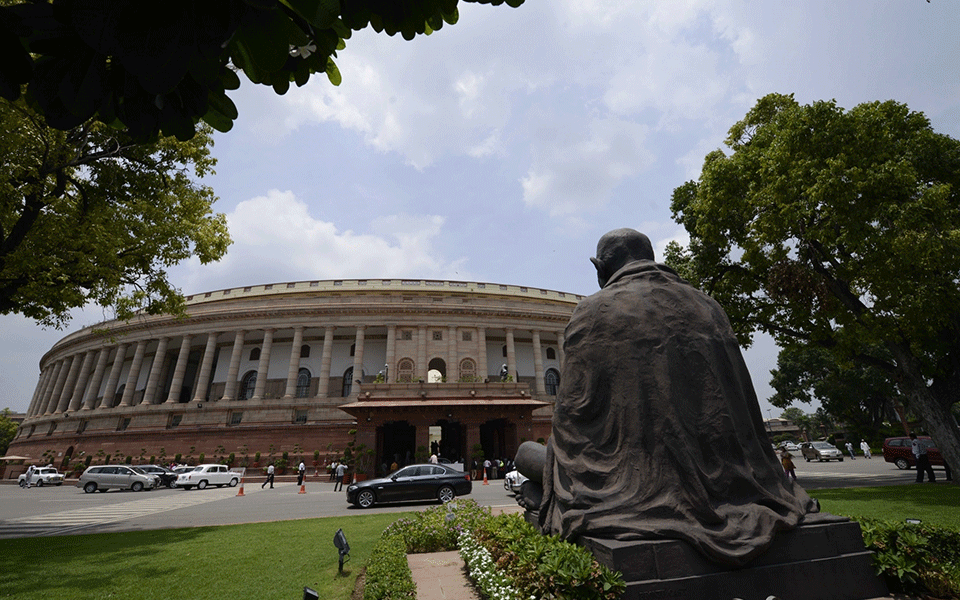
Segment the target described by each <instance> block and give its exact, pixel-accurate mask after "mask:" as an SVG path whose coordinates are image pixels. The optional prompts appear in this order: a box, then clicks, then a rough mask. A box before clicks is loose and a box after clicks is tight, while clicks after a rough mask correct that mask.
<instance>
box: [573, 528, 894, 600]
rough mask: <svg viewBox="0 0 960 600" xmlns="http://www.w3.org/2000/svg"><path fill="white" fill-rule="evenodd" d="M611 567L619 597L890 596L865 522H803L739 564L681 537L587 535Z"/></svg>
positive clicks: (799, 599)
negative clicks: (619, 577) (715, 557)
mask: <svg viewBox="0 0 960 600" xmlns="http://www.w3.org/2000/svg"><path fill="white" fill-rule="evenodd" d="M583 545H584V546H585V547H586V548H587V549H588V550H590V551H591V552H592V553H593V555H594V556H595V557H596V558H597V560H598V561H599V562H600V563H602V564H604V565H606V566H607V567H609V568H611V569H614V570H617V571H620V572H621V573H623V576H624V579H625V580H626V582H627V590H626V593H624V595H623V597H622V600H639V599H643V600H654V599H656V600H659V599H661V598H663V599H671V600H673V599H689V600H733V599H734V598H740V599H742V600H764V599H765V598H767V597H768V596H771V595H774V596H777V597H779V598H781V599H782V600H865V599H867V598H879V597H881V596H886V595H887V593H888V592H887V588H886V585H885V584H884V583H883V581H882V580H881V579H880V578H879V577H877V576H876V575H875V574H874V571H873V567H872V565H871V553H870V552H868V551H867V550H866V549H865V548H864V545H863V538H862V537H861V535H860V526H859V525H858V524H857V523H855V522H852V521H842V522H825V523H817V524H810V525H803V526H801V527H798V528H796V529H794V530H792V531H786V532H782V533H780V534H779V535H777V537H776V539H775V540H774V543H773V545H772V546H771V547H770V549H769V550H767V551H766V552H765V553H764V554H762V555H761V556H759V557H757V558H756V559H755V560H754V561H753V562H751V563H750V564H749V565H747V566H745V567H742V568H731V567H725V566H723V565H718V564H716V563H712V562H710V561H708V560H707V559H706V558H704V557H703V556H702V555H701V554H700V553H699V552H697V551H696V550H695V549H694V548H693V546H691V545H690V544H688V543H686V542H684V541H679V540H658V541H629V542H624V541H617V540H601V539H596V538H584V539H583Z"/></svg>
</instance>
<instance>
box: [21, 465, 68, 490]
mask: <svg viewBox="0 0 960 600" xmlns="http://www.w3.org/2000/svg"><path fill="white" fill-rule="evenodd" d="M17 483H19V484H20V487H27V474H26V473H21V474H20V477H17ZM30 485H35V486H37V487H43V486H45V485H63V475H62V474H61V473H60V472H59V471H57V470H56V469H54V468H53V467H34V469H33V477H32V478H31V479H30Z"/></svg>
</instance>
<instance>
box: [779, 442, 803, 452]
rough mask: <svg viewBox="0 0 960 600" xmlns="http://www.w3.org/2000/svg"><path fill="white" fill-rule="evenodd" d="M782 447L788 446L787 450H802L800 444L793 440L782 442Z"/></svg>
mask: <svg viewBox="0 0 960 600" xmlns="http://www.w3.org/2000/svg"><path fill="white" fill-rule="evenodd" d="M780 448H786V449H787V452H799V451H800V446H798V445H797V444H795V443H793V442H783V443H782V444H780Z"/></svg>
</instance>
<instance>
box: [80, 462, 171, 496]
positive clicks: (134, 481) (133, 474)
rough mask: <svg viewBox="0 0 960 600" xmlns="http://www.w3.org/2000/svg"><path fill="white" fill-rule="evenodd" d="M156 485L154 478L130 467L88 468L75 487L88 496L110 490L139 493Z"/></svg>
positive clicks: (105, 466)
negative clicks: (81, 489)
mask: <svg viewBox="0 0 960 600" xmlns="http://www.w3.org/2000/svg"><path fill="white" fill-rule="evenodd" d="M156 484H157V478H156V477H154V476H153V475H148V474H146V473H144V472H143V471H141V470H140V469H138V468H137V467H133V466H130V465H103V466H96V467H90V468H88V469H87V470H86V471H84V472H83V475H81V476H80V479H79V480H78V481H77V487H78V488H83V491H85V492H86V493H88V494H92V493H93V492H105V491H107V490H109V489H110V488H117V489H121V490H133V491H134V492H140V491H143V490H152V489H153V488H154V486H156Z"/></svg>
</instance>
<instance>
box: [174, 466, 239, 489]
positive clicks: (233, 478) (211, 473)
mask: <svg viewBox="0 0 960 600" xmlns="http://www.w3.org/2000/svg"><path fill="white" fill-rule="evenodd" d="M241 477H242V475H241V474H240V473H237V472H236V471H231V470H230V469H229V468H227V466H226V465H215V464H210V465H197V466H196V467H194V469H193V470H192V471H187V472H186V473H181V474H180V475H179V476H178V477H177V487H182V488H183V489H185V490H189V489H190V488H192V487H193V486H197V489H198V490H202V489H203V488H205V487H207V486H208V485H215V486H217V487H222V486H225V485H229V486H230V487H234V486H236V485H237V484H238V483H240V478H241Z"/></svg>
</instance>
